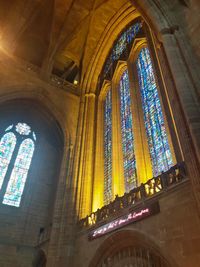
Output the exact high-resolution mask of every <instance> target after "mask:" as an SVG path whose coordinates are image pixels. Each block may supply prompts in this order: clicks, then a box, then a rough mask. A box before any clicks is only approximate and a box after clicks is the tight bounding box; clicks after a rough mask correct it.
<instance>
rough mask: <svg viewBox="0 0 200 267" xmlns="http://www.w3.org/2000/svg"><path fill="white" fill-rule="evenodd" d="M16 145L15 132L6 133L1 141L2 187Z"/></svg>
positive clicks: (0, 177) (0, 184)
mask: <svg viewBox="0 0 200 267" xmlns="http://www.w3.org/2000/svg"><path fill="white" fill-rule="evenodd" d="M15 145H16V136H15V135H14V133H11V132H9V133H6V134H4V136H3V137H2V138H1V141H0V189H1V187H2V184H3V181H4V178H5V175H6V172H7V169H8V165H9V163H10V160H11V157H12V154H13V151H14V148H15Z"/></svg>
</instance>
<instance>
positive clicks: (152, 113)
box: [101, 21, 173, 204]
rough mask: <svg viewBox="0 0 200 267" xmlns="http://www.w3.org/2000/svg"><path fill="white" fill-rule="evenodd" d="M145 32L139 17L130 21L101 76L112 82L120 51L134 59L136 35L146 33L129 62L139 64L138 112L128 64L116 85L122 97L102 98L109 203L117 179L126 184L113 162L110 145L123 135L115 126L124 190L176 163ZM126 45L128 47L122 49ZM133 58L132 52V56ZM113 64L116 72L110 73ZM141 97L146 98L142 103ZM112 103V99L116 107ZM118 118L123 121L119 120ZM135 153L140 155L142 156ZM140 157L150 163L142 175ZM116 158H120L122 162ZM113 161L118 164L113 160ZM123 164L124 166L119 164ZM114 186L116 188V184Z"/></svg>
mask: <svg viewBox="0 0 200 267" xmlns="http://www.w3.org/2000/svg"><path fill="white" fill-rule="evenodd" d="M144 32H145V31H144V30H143V24H142V23H141V22H138V21H137V22H135V23H133V24H132V25H131V26H130V25H129V26H128V28H126V29H125V30H124V31H123V32H122V33H121V34H120V36H119V37H118V39H117V40H116V42H115V43H114V45H113V48H112V50H111V52H110V54H109V56H108V58H107V59H106V62H105V64H104V68H103V71H102V76H101V79H102V81H104V80H105V79H107V78H108V77H109V78H108V79H109V80H112V83H113V82H114V81H113V80H115V79H113V77H112V75H114V70H113V69H114V68H115V67H116V65H117V64H116V62H117V61H118V62H119V60H120V61H121V58H122V56H123V55H125V54H126V56H125V58H124V61H121V62H126V61H127V62H128V61H129V60H130V58H129V53H130V51H132V50H133V49H132V45H133V41H134V40H135V38H136V37H137V36H138V34H142V39H141V40H142V42H143V44H144V42H145V47H144V45H142V46H140V45H139V46H137V48H136V49H135V50H134V52H133V53H135V55H136V53H139V56H137V58H136V59H133V61H132V62H129V63H130V64H131V65H132V66H133V68H134V69H135V73H134V71H133V73H132V75H134V83H135V84H134V85H135V88H136V89H134V90H137V92H136V91H135V96H136V95H137V99H136V100H134V101H133V102H134V103H135V104H137V105H141V104H142V105H141V107H139V108H138V107H137V108H135V109H134V110H135V111H134V114H132V107H133V102H132V100H133V99H132V100H131V98H132V97H133V95H134V94H132V93H131V90H133V88H130V81H129V80H130V77H129V73H128V69H127V70H126V71H124V72H123V74H122V75H121V78H120V82H119V85H118V88H119V90H118V97H117V98H119V103H118V102H116V101H114V104H113V102H112V96H111V90H110V91H109V92H108V93H107V96H106V99H105V101H104V204H108V203H109V202H110V201H111V200H113V194H116V192H117V190H119V189H117V190H116V184H115V182H119V183H120V184H121V186H122V182H120V181H121V180H120V179H121V177H122V175H121V174H118V173H117V171H116V170H118V167H116V164H117V163H116V162H114V163H113V162H112V150H113V149H114V147H113V148H112V146H113V145H114V144H115V145H116V144H117V142H118V141H119V140H118V137H117V135H116V132H115V134H114V137H112V129H113V131H118V132H120V134H121V144H120V145H119V146H120V147H121V148H120V149H121V150H122V151H121V150H120V149H118V150H116V149H114V151H115V152H116V151H118V152H119V153H121V154H122V157H121V156H120V157H115V160H116V159H117V162H118V161H120V159H122V158H123V170H124V173H123V177H124V183H123V184H124V191H125V192H129V191H130V190H131V189H133V188H134V187H136V186H138V185H139V183H141V182H145V181H146V180H145V181H144V179H149V178H151V177H149V176H147V174H150V175H152V173H153V175H154V176H157V175H159V174H161V172H165V171H167V170H168V169H169V168H170V167H171V166H172V165H173V160H172V151H171V147H170V145H169V141H168V134H167V130H166V125H165V122H164V115H163V110H162V107H161V100H160V97H159V93H158V85H157V81H156V79H155V73H154V70H153V65H152V61H151V56H150V52H149V49H148V47H147V44H146V41H144V40H145V38H146V37H145V38H144V34H145V33H144ZM139 47H140V48H139ZM141 47H142V48H141ZM136 50H137V51H136ZM138 50H139V51H138ZM125 51H126V53H125V54H124V52H125ZM131 58H133V56H132V57H131ZM130 64H128V65H129V68H130V67H131V65H130ZM117 66H118V65H117ZM111 69H112V74H109V75H108V73H110V70H111ZM115 73H117V70H115ZM114 86H115V85H114ZM113 97H114V99H115V98H116V97H115V93H113ZM140 98H141V100H142V101H141V103H140V104H139V102H140V100H139V99H140ZM118 104H119V107H118V110H119V115H116V114H115V115H114V116H115V117H114V118H115V119H113V121H112V112H113V111H114V110H116V107H115V106H116V105H118ZM112 105H114V106H113V108H112ZM137 109H138V110H137ZM140 109H141V111H140ZM116 116H119V117H120V118H119V121H118V120H116ZM142 117H143V118H142ZM135 120H136V121H137V123H136V125H137V127H138V133H137V134H136V136H137V138H138V137H139V138H140V140H141V141H139V142H140V143H139V144H138V145H137V149H138V147H139V149H140V151H139V152H138V150H137V154H136V152H135V148H134V142H135V143H137V142H138V140H134V138H135V137H134V136H135V133H136V132H134V131H137V127H133V123H134V121H135ZM143 122H144V123H143ZM112 123H114V125H112ZM116 123H117V124H118V123H120V125H117V124H116ZM113 138H114V139H113ZM113 142H114V144H113ZM120 151H121V152H120ZM113 156H115V155H113ZM137 157H139V160H138V158H137ZM136 160H138V161H139V163H138V161H137V167H138V166H139V167H138V168H140V166H143V167H145V168H146V171H140V174H139V175H140V176H141V175H142V174H144V173H145V175H146V176H145V177H138V175H137V170H136ZM118 163H119V164H121V163H120V162H118ZM113 164H114V166H112V165H113ZM140 164H141V165H140ZM145 164H146V165H145ZM112 168H113V170H112ZM119 170H122V169H121V167H120V168H119ZM112 171H113V174H114V175H115V176H117V175H118V176H119V177H117V178H115V176H114V177H112ZM138 173H139V171H138ZM112 179H113V181H112ZM112 183H113V184H112ZM113 186H114V187H115V189H113V188H112V187H113ZM120 192H121V191H120ZM120 194H121V193H120Z"/></svg>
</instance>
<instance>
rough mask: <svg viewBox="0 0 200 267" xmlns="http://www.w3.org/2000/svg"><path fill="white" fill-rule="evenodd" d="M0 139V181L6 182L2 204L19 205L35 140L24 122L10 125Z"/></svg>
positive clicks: (34, 136)
mask: <svg viewBox="0 0 200 267" xmlns="http://www.w3.org/2000/svg"><path fill="white" fill-rule="evenodd" d="M5 131H6V133H5V134H4V135H3V137H2V139H1V141H0V183H1V186H2V185H3V184H7V188H6V192H5V194H4V196H3V202H2V203H3V204H6V205H10V206H15V207H19V206H20V202H21V197H22V194H23V191H24V187H25V183H26V179H27V175H28V171H29V168H30V164H31V161H32V157H33V153H34V149H35V144H34V141H35V140H36V135H35V133H34V132H33V133H32V131H31V127H30V126H29V125H27V124H26V123H21V122H20V123H17V125H16V126H15V127H13V125H10V126H9V127H8V128H7V129H6V130H5ZM1 193H2V192H1Z"/></svg>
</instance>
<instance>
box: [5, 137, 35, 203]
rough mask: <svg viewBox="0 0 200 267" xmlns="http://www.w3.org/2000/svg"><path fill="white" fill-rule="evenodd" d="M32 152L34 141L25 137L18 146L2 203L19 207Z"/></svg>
mask: <svg viewBox="0 0 200 267" xmlns="http://www.w3.org/2000/svg"><path fill="white" fill-rule="evenodd" d="M33 152H34V142H33V141H32V140H31V139H30V138H27V139H25V140H24V141H23V142H22V143H21V145H20V147H19V151H18V154H17V158H16V160H15V164H14V168H13V170H12V173H11V177H10V180H9V182H8V186H7V189H6V193H5V195H4V198H3V204H7V205H11V206H16V207H19V205H20V201H21V196H22V193H23V190H24V186H25V183H26V178H27V174H28V170H29V167H30V164H31V159H32V156H33Z"/></svg>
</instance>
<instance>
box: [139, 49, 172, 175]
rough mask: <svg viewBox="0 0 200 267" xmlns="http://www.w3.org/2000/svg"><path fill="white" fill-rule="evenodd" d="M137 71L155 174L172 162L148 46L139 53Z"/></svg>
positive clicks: (168, 166)
mask: <svg viewBox="0 0 200 267" xmlns="http://www.w3.org/2000/svg"><path fill="white" fill-rule="evenodd" d="M137 71H138V77H139V86H140V92H141V97H142V107H143V114H144V122H145V129H146V134H147V139H148V146H149V151H150V156H151V162H152V167H153V174H154V176H157V175H159V174H160V173H161V172H163V171H167V170H168V169H169V168H170V167H171V166H172V164H173V162H172V155H171V151H170V148H169V143H168V138H167V132H166V128H165V124H164V119H163V112H162V108H161V103H160V99H159V95H158V89H157V85H156V81H155V75H154V71H153V66H152V61H151V58H150V53H149V49H148V48H143V49H142V50H141V51H140V53H139V56H138V59H137Z"/></svg>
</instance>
